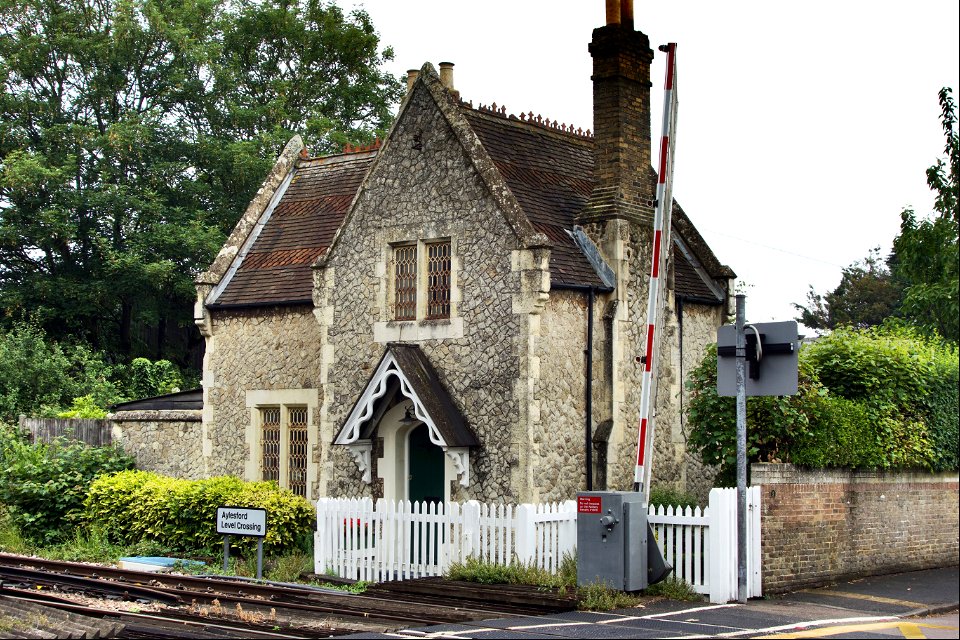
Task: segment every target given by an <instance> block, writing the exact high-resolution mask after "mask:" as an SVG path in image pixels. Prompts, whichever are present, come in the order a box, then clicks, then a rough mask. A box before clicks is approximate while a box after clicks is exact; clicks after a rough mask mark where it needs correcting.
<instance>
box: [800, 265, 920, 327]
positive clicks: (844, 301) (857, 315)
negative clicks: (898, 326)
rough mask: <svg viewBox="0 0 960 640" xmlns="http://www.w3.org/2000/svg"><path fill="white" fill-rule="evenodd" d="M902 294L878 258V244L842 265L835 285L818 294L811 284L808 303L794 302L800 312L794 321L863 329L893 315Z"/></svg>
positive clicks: (814, 325)
mask: <svg viewBox="0 0 960 640" xmlns="http://www.w3.org/2000/svg"><path fill="white" fill-rule="evenodd" d="M901 297H902V291H901V287H900V285H899V283H898V282H897V281H896V280H895V279H894V278H893V277H892V275H891V274H890V270H889V269H888V268H887V265H886V263H885V262H884V261H883V260H882V259H881V258H880V248H879V247H878V248H876V249H874V250H873V251H871V252H870V254H869V255H868V256H867V257H866V258H864V259H863V260H862V261H858V262H854V263H853V264H851V265H850V266H848V267H845V268H844V269H843V273H842V275H841V276H840V284H839V285H838V286H837V288H836V289H834V290H833V291H830V292H828V293H826V294H823V295H821V294H819V293H817V292H816V290H814V288H813V287H812V286H811V287H810V290H809V291H808V292H807V306H803V305H799V304H794V305H793V306H794V308H795V309H796V310H797V311H798V312H799V313H800V315H799V316H798V317H797V318H796V319H797V321H799V322H801V323H803V324H804V325H805V326H808V327H810V328H811V329H824V330H833V329H836V328H837V327H839V326H847V327H857V328H859V329H865V328H867V327H874V326H878V325H880V324H883V321H884V320H885V319H887V318H888V317H890V316H894V315H896V314H897V309H898V308H899V306H900V299H901Z"/></svg>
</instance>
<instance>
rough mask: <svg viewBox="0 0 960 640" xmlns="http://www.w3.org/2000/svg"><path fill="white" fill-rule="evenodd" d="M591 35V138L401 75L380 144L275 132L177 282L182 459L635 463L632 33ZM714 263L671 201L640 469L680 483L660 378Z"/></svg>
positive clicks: (673, 365) (639, 346) (673, 382)
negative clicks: (202, 256) (192, 425)
mask: <svg viewBox="0 0 960 640" xmlns="http://www.w3.org/2000/svg"><path fill="white" fill-rule="evenodd" d="M607 4H608V20H607V22H608V24H607V25H606V26H603V27H600V28H598V29H596V30H595V31H594V33H593V41H592V43H590V46H589V51H590V54H591V56H592V57H593V63H594V75H593V82H594V104H595V106H594V132H593V133H592V134H591V133H590V132H589V131H587V132H584V131H580V130H573V128H572V127H566V126H563V125H559V124H558V123H556V122H551V121H550V120H543V119H542V118H541V117H539V116H537V117H534V116H533V115H532V114H528V115H523V116H520V117H516V116H513V115H508V114H507V113H506V112H505V110H504V109H498V108H496V107H484V106H478V107H474V106H473V105H472V104H471V103H469V102H465V101H463V100H461V98H460V95H459V93H458V92H457V91H456V90H455V89H454V84H453V65H452V64H449V63H441V64H440V72H439V74H438V73H437V72H436V71H435V70H434V68H433V67H432V66H431V65H430V64H425V65H424V66H423V67H422V68H421V69H420V70H419V72H411V74H410V77H409V79H408V80H409V82H408V84H409V90H408V93H407V95H406V97H405V99H404V101H403V103H402V104H401V106H400V110H399V113H398V115H397V119H396V122H395V124H394V126H393V128H392V129H391V131H390V132H389V134H388V135H387V137H386V139H385V140H384V141H383V142H382V144H378V145H375V146H373V147H369V148H362V149H348V150H345V152H344V153H342V154H337V155H332V156H327V157H310V155H309V154H308V153H307V150H306V149H305V148H304V145H303V143H302V141H301V140H300V139H299V138H298V137H295V138H293V139H292V140H291V141H290V142H289V144H288V145H287V147H286V149H285V150H284V151H283V153H282V154H281V156H280V157H279V159H278V161H277V163H276V165H275V167H274V168H273V170H272V172H271V173H270V175H269V176H268V177H267V179H266V181H265V182H264V185H263V187H262V189H261V190H260V191H259V192H258V193H257V195H256V197H255V198H254V199H253V201H252V202H251V203H250V206H249V208H248V209H247V211H246V212H245V214H244V215H243V217H242V219H241V220H240V222H239V223H238V224H237V226H236V228H235V229H234V231H233V233H232V235H231V236H230V238H229V240H228V241H227V243H226V244H225V246H224V247H223V249H222V250H221V251H220V253H219V255H218V256H217V257H216V259H215V260H214V262H213V264H212V265H211V266H210V268H209V269H208V270H207V271H206V272H205V273H203V274H202V275H201V276H200V277H199V278H198V280H197V291H198V301H197V305H196V313H195V316H196V323H197V325H198V326H199V327H200V330H201V332H202V333H203V335H204V336H205V338H206V355H205V358H204V374H203V414H202V422H201V425H202V426H201V438H200V440H201V443H202V445H201V452H200V456H201V458H202V461H203V465H202V466H203V473H204V474H205V475H218V474H236V475H240V476H242V477H244V478H247V479H273V480H276V481H278V482H279V483H280V484H281V485H283V486H287V487H290V488H292V489H294V490H295V491H297V492H299V493H301V494H303V495H306V496H307V497H309V498H311V499H316V498H318V497H320V496H360V495H365V496H375V497H380V496H384V497H387V498H394V499H397V498H406V499H413V500H418V499H434V500H450V499H453V500H464V499H479V500H485V501H544V500H558V499H567V498H570V497H571V496H572V495H573V494H574V493H575V492H576V491H577V490H582V489H584V488H586V486H587V476H586V473H587V472H586V469H587V467H588V460H589V462H590V467H592V478H591V480H592V484H593V487H594V488H603V487H608V488H611V489H628V488H630V487H631V486H632V481H633V463H634V456H635V446H636V439H637V425H638V414H639V398H640V378H641V366H640V365H639V364H638V361H639V359H640V357H641V356H643V355H644V353H643V350H644V334H645V326H646V321H647V319H646V317H645V315H646V301H647V282H648V275H649V268H650V267H649V265H650V260H651V255H650V253H651V238H652V230H651V229H652V223H651V220H652V213H653V198H654V188H655V181H656V176H655V174H654V171H653V169H652V168H651V157H650V146H651V144H650V142H651V140H650V115H651V114H650V87H651V82H650V63H651V61H652V59H653V55H654V54H653V51H652V50H651V49H650V46H649V43H648V39H647V37H646V36H645V35H643V34H642V33H640V32H638V31H635V30H634V28H633V23H632V18H631V16H632V9H631V7H630V4H629V2H628V1H626V0H625V1H624V2H622V3H621V5H622V6H620V5H617V3H616V2H613V3H611V2H608V3H607ZM733 275H734V274H733V273H732V271H731V270H730V269H729V268H728V267H726V266H724V265H723V264H721V263H720V262H719V261H718V260H717V258H716V257H715V256H714V254H713V253H712V252H711V251H710V249H709V247H708V246H707V245H706V243H705V242H704V241H703V238H701V236H700V235H699V233H698V232H697V230H696V229H695V228H694V226H693V224H692V223H691V221H690V219H689V218H688V217H687V216H686V214H685V213H684V212H683V211H682V210H681V209H680V208H679V207H678V206H674V214H673V233H672V247H671V258H670V268H669V275H668V284H669V296H668V298H669V304H668V308H667V317H666V318H665V333H664V338H663V340H662V342H661V353H660V358H661V360H660V362H661V365H660V372H661V377H660V383H659V390H658V397H657V399H656V407H657V420H658V424H659V426H658V431H657V437H656V444H655V452H656V453H655V467H654V478H655V484H656V483H657V482H667V483H673V484H675V485H679V486H681V487H685V488H687V489H690V490H697V489H698V484H697V483H701V484H703V483H706V484H707V486H708V485H709V482H710V480H711V478H710V477H709V474H703V473H701V472H700V470H699V469H698V468H697V465H696V463H695V462H693V461H692V460H691V459H689V458H688V457H687V456H686V454H685V448H684V433H683V425H682V418H681V416H682V405H683V399H684V395H683V392H682V384H681V383H682V376H683V375H684V373H685V372H686V371H688V370H689V369H690V368H691V367H692V366H693V364H694V363H695V362H697V361H698V359H699V358H700V357H701V355H702V353H703V348H704V346H705V345H706V344H708V343H710V342H713V341H714V339H715V331H716V328H717V327H718V326H719V325H720V324H721V323H722V322H723V321H724V320H725V318H726V316H727V314H728V312H729V308H728V307H729V304H728V302H729V288H730V282H731V278H732V277H733Z"/></svg>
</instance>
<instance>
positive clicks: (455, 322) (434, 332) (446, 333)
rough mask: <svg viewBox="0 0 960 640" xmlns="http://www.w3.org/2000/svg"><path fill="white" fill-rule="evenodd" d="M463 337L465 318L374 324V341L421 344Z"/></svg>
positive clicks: (379, 342) (380, 342)
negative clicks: (427, 341)
mask: <svg viewBox="0 0 960 640" xmlns="http://www.w3.org/2000/svg"><path fill="white" fill-rule="evenodd" d="M462 337H463V318H448V319H443V320H420V321H416V322H414V321H389V322H375V323H373V340H374V342H377V343H378V344H386V343H388V342H419V341H423V340H452V339H456V338H462Z"/></svg>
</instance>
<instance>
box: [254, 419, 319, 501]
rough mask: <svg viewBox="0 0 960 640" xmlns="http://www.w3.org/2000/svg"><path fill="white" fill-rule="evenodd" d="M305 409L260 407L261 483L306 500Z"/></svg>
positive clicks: (306, 437)
mask: <svg viewBox="0 0 960 640" xmlns="http://www.w3.org/2000/svg"><path fill="white" fill-rule="evenodd" d="M308 423H309V412H308V409H307V407H297V406H280V407H260V479H261V480H272V481H274V482H276V483H277V484H279V485H280V486H282V487H285V488H287V489H290V490H291V491H293V492H294V493H296V494H297V495H300V496H303V497H306V496H307V460H308V456H309V452H310V447H309V424H308Z"/></svg>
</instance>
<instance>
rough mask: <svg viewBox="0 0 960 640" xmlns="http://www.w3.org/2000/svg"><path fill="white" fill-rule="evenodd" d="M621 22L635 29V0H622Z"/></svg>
mask: <svg viewBox="0 0 960 640" xmlns="http://www.w3.org/2000/svg"><path fill="white" fill-rule="evenodd" d="M620 24H622V25H623V26H625V27H626V28H628V29H633V0H620Z"/></svg>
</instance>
